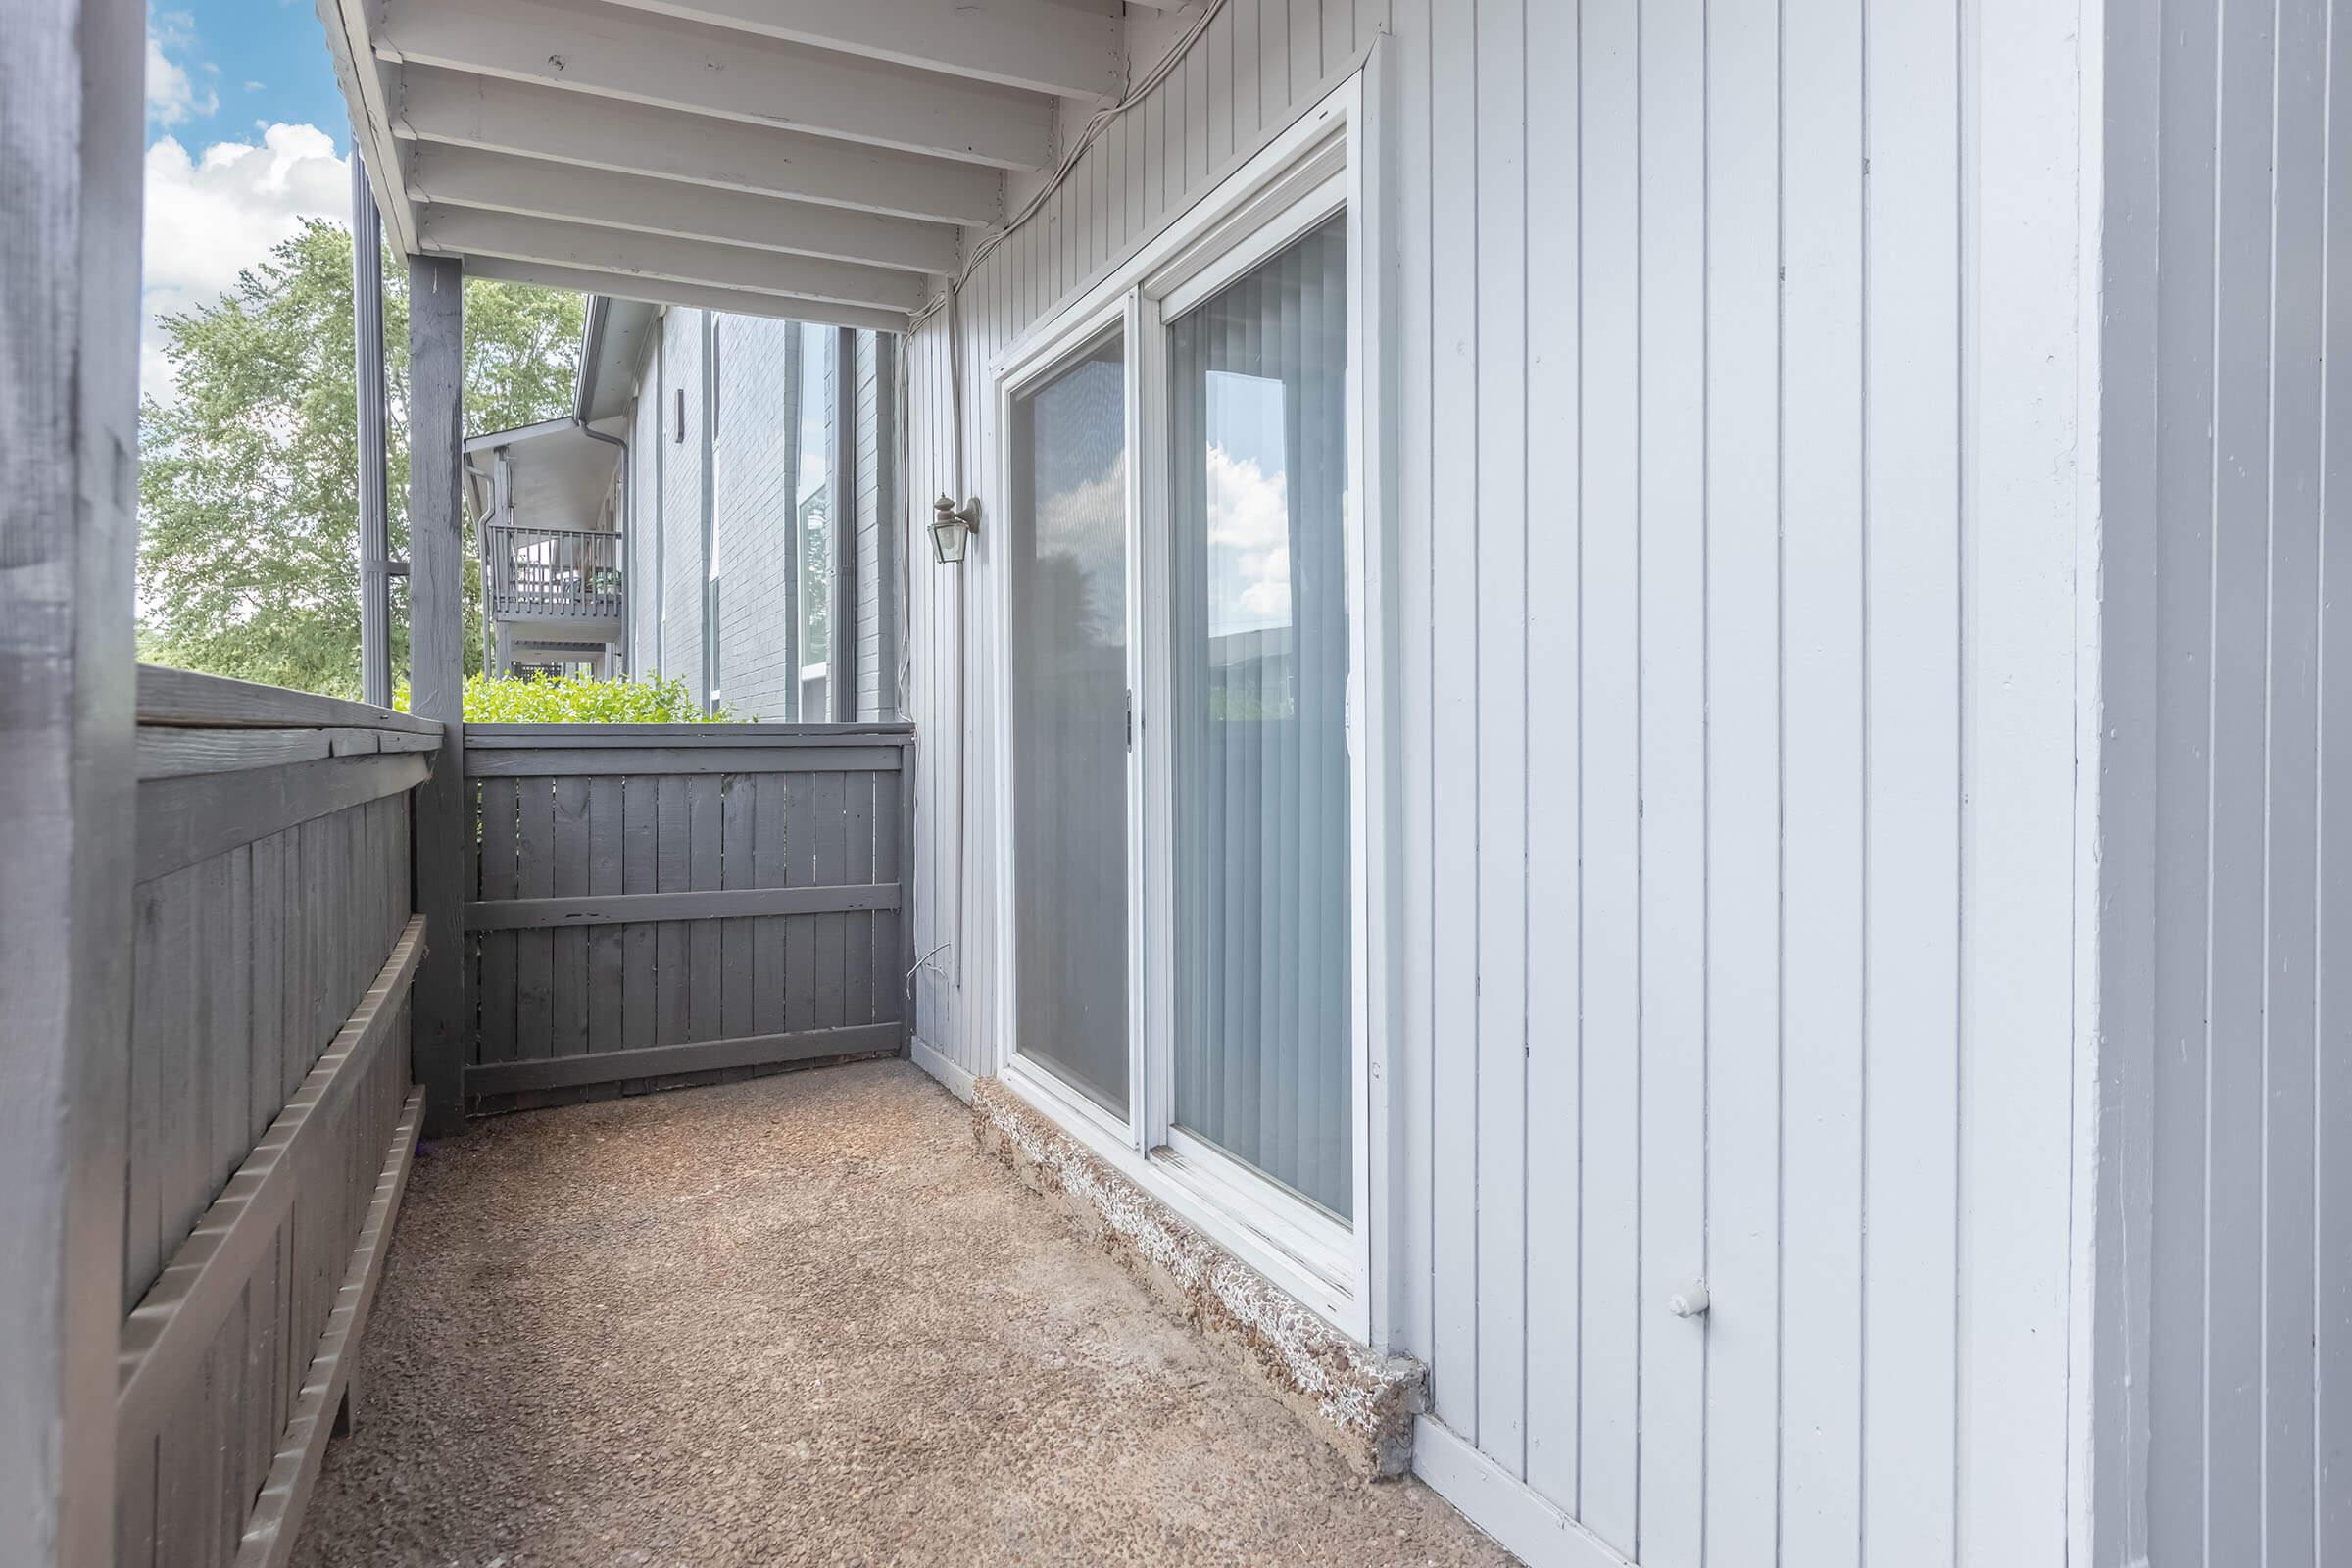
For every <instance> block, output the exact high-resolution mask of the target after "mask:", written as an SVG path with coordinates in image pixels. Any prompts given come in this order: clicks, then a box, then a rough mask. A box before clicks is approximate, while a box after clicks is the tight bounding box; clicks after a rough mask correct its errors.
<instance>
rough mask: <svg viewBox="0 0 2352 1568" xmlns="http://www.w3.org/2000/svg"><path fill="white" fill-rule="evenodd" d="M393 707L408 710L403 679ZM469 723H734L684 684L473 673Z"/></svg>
mask: <svg viewBox="0 0 2352 1568" xmlns="http://www.w3.org/2000/svg"><path fill="white" fill-rule="evenodd" d="M392 703H393V706H394V707H395V708H398V709H400V710H401V711H404V712H405V711H408V706H409V685H408V682H406V681H403V682H401V684H400V690H399V691H398V693H396V694H395V695H394V697H393V699H392ZM466 722H467V723H468V724H732V723H739V722H743V719H742V717H741V716H739V715H738V714H736V713H734V712H731V711H728V709H727V708H726V707H725V706H724V705H723V704H722V705H720V707H719V708H718V710H717V711H715V712H711V713H706V712H704V711H703V710H702V705H701V704H699V703H697V702H696V701H695V700H694V699H693V698H692V697H689V696H688V695H687V693H686V683H685V682H684V681H683V680H663V679H662V678H661V677H660V676H658V675H657V676H655V677H653V678H652V679H650V680H598V679H597V678H596V677H594V676H593V675H513V676H509V675H468V676H466Z"/></svg>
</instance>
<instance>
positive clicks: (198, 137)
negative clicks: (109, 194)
mask: <svg viewBox="0 0 2352 1568" xmlns="http://www.w3.org/2000/svg"><path fill="white" fill-rule="evenodd" d="M350 140H351V129H350V123H349V121H348V120H347V118H346V117H345V115H344V112H343V99H342V95H341V93H340V92H339V91H338V90H337V89H336V86H335V73H334V67H333V66H332V65H331V64H330V63H329V62H328V59H327V53H326V35H325V33H324V32H323V31H322V30H321V28H320V26H319V17H318V14H317V12H315V11H314V10H313V9H312V8H311V5H310V4H309V0H171V3H167V4H163V5H156V6H153V7H151V9H150V10H149V12H148V19H147V215H146V218H147V233H146V243H145V246H144V252H145V273H146V275H145V280H144V284H145V288H144V292H145V304H146V315H147V326H148V331H147V335H146V339H145V341H144V343H143V344H142V353H141V356H140V380H141V384H142V385H143V386H144V388H145V389H146V390H147V391H149V392H151V393H153V394H155V395H157V396H159V397H167V398H168V397H170V396H171V395H172V385H171V372H170V368H169V366H168V365H167V364H166V363H165V362H164V359H163V356H162V354H161V353H160V352H159V350H158V348H157V340H156V334H155V331H154V322H155V319H156V318H158V317H159V316H161V315H163V314H165V313H166V312H170V311H184V310H189V309H192V308H194V307H196V306H199V305H203V304H207V303H209V302H211V301H212V300H215V299H218V298H219V297H220V296H221V293H222V292H223V291H224V290H226V289H228V288H229V287H231V286H233V285H234V284H235V282H236V277H237V273H238V271H239V270H242V269H244V268H247V267H250V266H252V265H253V264H254V263H255V262H258V261H260V260H261V259H262V257H263V256H265V255H267V254H268V252H269V250H270V246H272V245H274V244H276V243H277V242H278V241H279V240H281V239H283V238H285V237H286V236H287V235H288V234H291V233H292V232H293V231H294V229H295V228H296V227H297V226H298V225H299V224H300V223H301V222H302V221H303V220H304V219H305V218H309V217H314V216H316V217H326V218H332V219H334V220H336V221H347V220H348V218H349V216H350V209H351V196H350V179H351V176H350V172H349V170H348V167H347V166H346V165H345V163H344V161H343V160H344V157H345V154H346V153H347V151H348V149H349V144H350Z"/></svg>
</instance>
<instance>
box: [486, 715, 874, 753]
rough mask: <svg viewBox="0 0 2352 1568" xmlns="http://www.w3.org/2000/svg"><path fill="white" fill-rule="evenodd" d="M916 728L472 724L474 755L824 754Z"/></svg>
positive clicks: (798, 725)
mask: <svg viewBox="0 0 2352 1568" xmlns="http://www.w3.org/2000/svg"><path fill="white" fill-rule="evenodd" d="M913 733H914V726H913V725H911V724H902V723H895V722H892V723H883V722H872V723H857V724H468V725H466V750H468V751H540V750H545V749H546V748H548V747H550V746H554V745H561V746H562V747H564V749H567V750H574V751H577V750H614V751H631V750H644V749H649V748H650V749H657V750H658V749H660V748H662V747H677V746H689V745H694V744H697V743H706V742H722V743H730V744H735V745H757V746H759V747H760V748H761V749H763V750H764V749H770V748H777V747H781V748H785V749H790V748H791V747H793V746H796V745H797V746H804V747H816V748H819V749H822V748H826V747H832V746H839V745H841V744H843V743H844V742H845V741H860V740H865V739H868V738H872V739H886V740H893V741H902V740H906V739H907V738H909V737H911V736H912V735H913Z"/></svg>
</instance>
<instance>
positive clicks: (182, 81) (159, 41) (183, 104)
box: [147, 11, 221, 125]
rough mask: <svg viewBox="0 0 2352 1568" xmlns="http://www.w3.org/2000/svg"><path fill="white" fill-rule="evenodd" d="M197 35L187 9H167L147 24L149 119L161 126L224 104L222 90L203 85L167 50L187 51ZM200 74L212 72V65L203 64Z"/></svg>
mask: <svg viewBox="0 0 2352 1568" xmlns="http://www.w3.org/2000/svg"><path fill="white" fill-rule="evenodd" d="M195 43H196V37H195V34H194V33H193V32H191V31H190V30H189V19H188V17H187V15H186V14H185V13H183V12H176V11H167V12H161V13H159V14H157V15H156V16H155V17H153V18H151V19H149V22H148V25H147V118H148V119H150V120H152V121H154V122H155V123H157V124H159V125H180V124H185V123H187V122H188V121H189V120H190V119H191V118H193V117H195V116H199V115H209V114H211V113H212V112H213V111H214V110H216V109H219V108H220V107H221V94H220V92H219V90H218V89H216V88H214V87H212V86H210V85H206V86H203V87H199V86H198V85H197V84H196V80H195V77H193V76H191V75H190V74H189V73H188V68H187V67H186V66H184V65H181V64H180V63H179V62H178V61H176V60H174V59H172V56H171V55H170V54H169V53H167V52H166V51H167V50H171V51H177V52H182V53H184V52H185V51H187V50H189V49H191V48H193V47H194V46H195ZM197 73H198V74H200V75H203V74H210V71H209V68H207V67H203V66H199V67H198V68H197Z"/></svg>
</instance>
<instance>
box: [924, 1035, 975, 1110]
mask: <svg viewBox="0 0 2352 1568" xmlns="http://www.w3.org/2000/svg"><path fill="white" fill-rule="evenodd" d="M907 1056H908V1057H909V1058H910V1059H911V1060H912V1061H913V1062H914V1064H915V1065H916V1066H917V1067H920V1068H922V1069H923V1071H925V1072H927V1073H929V1074H930V1075H931V1076H932V1077H934V1078H936V1079H938V1080H939V1081H940V1083H941V1084H942V1085H943V1086H944V1087H945V1088H946V1089H947V1091H948V1093H949V1094H951V1095H954V1096H955V1097H956V1099H957V1100H960V1101H962V1102H963V1103H965V1104H967V1105H968V1104H970V1103H972V1084H973V1082H974V1080H973V1078H972V1075H971V1074H970V1073H968V1072H965V1071H964V1070H963V1069H962V1068H961V1067H959V1066H957V1065H956V1063H955V1062H954V1061H953V1060H952V1059H950V1057H949V1056H948V1054H947V1053H946V1052H944V1051H942V1050H940V1049H939V1048H938V1047H937V1046H935V1045H933V1044H932V1043H931V1042H930V1041H928V1040H925V1039H924V1038H923V1037H922V1036H921V1035H918V1034H915V1033H913V1032H912V1031H911V1030H910V1031H908V1033H907Z"/></svg>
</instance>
